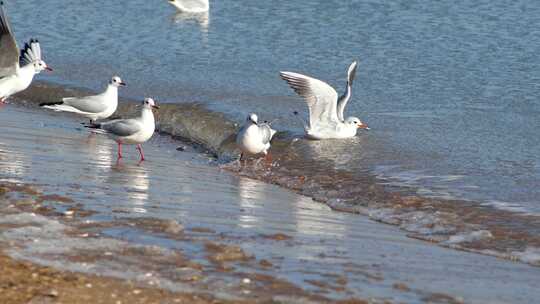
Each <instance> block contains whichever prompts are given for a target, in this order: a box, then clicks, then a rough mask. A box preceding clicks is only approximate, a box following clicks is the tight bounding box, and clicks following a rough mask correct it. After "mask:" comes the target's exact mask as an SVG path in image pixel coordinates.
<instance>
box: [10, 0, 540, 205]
mask: <svg viewBox="0 0 540 304" xmlns="http://www.w3.org/2000/svg"><path fill="white" fill-rule="evenodd" d="M8 8H9V15H10V16H11V21H12V23H13V27H14V29H15V32H16V34H17V38H18V40H19V41H20V42H22V40H23V39H28V38H30V37H32V36H36V37H39V38H40V39H41V41H42V42H43V48H44V52H45V56H46V59H47V61H48V62H49V63H50V64H51V66H53V67H55V68H56V73H55V74H54V75H51V76H47V77H46V79H49V80H53V81H57V82H60V83H65V84H70V85H76V86H84V87H89V88H92V89H98V88H100V87H102V86H103V83H104V82H105V81H106V80H107V79H108V78H109V77H110V76H111V75H112V74H113V73H119V74H121V75H122V76H123V77H124V78H125V80H126V81H127V82H128V83H129V84H130V86H129V87H128V88H126V89H125V90H124V91H123V94H125V95H129V96H141V95H154V96H156V97H158V98H160V99H162V100H166V101H170V102H180V101H199V102H202V103H206V104H208V105H209V106H210V107H211V108H213V109H216V110H219V111H223V112H226V113H227V114H229V115H230V116H231V117H233V118H235V119H240V118H241V117H242V116H244V115H245V114H246V112H247V111H256V112H260V113H262V116H263V117H265V118H268V119H271V118H281V120H280V121H279V123H276V126H278V128H280V129H282V130H292V131H294V132H300V128H299V125H298V124H296V123H295V122H294V120H293V119H291V117H290V115H289V113H290V112H291V111H292V110H302V111H304V112H305V110H304V105H303V104H302V102H301V101H299V100H298V99H297V98H296V97H295V96H294V93H293V92H292V91H291V90H290V89H289V88H288V87H287V85H286V84H285V83H284V82H283V81H282V80H280V79H279V77H278V71H279V70H283V69H288V70H296V71H302V72H305V73H308V74H311V75H316V76H318V77H320V78H322V79H324V80H326V81H328V82H329V83H331V84H333V85H335V86H337V87H338V88H339V90H341V89H342V86H343V84H344V80H345V71H346V68H347V65H348V64H349V63H350V61H351V60H353V59H355V60H359V62H360V66H359V69H358V77H357V81H356V84H355V88H354V89H355V91H354V100H353V101H352V103H350V108H349V113H350V114H353V113H354V114H355V115H356V116H359V117H361V118H362V119H363V120H365V121H366V122H368V123H369V124H370V126H371V127H372V132H370V133H369V135H366V134H362V135H360V137H361V140H358V141H352V142H351V146H350V147H347V149H346V150H347V151H350V150H352V151H353V153H354V151H355V150H359V149H364V150H366V149H373V150H375V151H374V153H373V154H374V156H373V157H372V158H370V159H369V161H366V160H365V159H363V158H361V157H355V156H354V155H353V156H350V157H348V156H345V157H344V156H343V153H342V151H334V152H332V153H330V154H328V155H325V157H326V158H337V159H339V161H338V162H337V163H339V166H341V167H343V168H354V170H358V168H365V167H368V168H369V169H371V170H374V172H375V173H377V174H378V176H379V177H380V178H381V179H384V182H386V183H391V184H398V185H413V186H417V187H419V189H420V190H419V193H420V194H423V195H428V196H440V197H459V198H465V199H473V200H481V201H483V202H484V203H485V204H489V205H495V206H498V207H501V208H505V209H510V210H515V211H522V212H530V213H537V212H540V204H538V197H539V196H540V192H539V191H540V190H539V189H540V187H538V185H539V184H540V163H539V160H538V155H539V154H540V137H539V136H538V130H539V129H540V119H539V118H538V117H539V115H540V101H539V100H540V98H539V96H540V82H539V80H540V59H539V58H538V53H539V51H540V30H538V29H539V28H540V18H539V17H538V16H540V3H539V2H534V1H512V2H509V1H502V0H495V1H454V2H452V3H434V2H432V1H386V2H384V3H381V2H380V1H359V0H350V1H337V0H329V1H315V0H308V1H283V0H274V1H257V2H253V1H246V0H239V1H211V10H210V13H209V14H203V15H185V14H176V13H175V10H174V8H173V7H171V6H170V5H168V4H167V3H166V1H165V0H163V1H143V0H132V1H82V2H81V1H60V0H48V1H37V0H27V1H17V2H15V1H9V3H8ZM42 78H44V77H42ZM360 143H362V144H360ZM351 147H352V148H353V149H351ZM361 161H362V162H361Z"/></svg>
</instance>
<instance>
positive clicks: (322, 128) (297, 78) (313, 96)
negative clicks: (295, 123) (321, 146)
mask: <svg viewBox="0 0 540 304" xmlns="http://www.w3.org/2000/svg"><path fill="white" fill-rule="evenodd" d="M356 67H357V63H356V61H354V62H353V63H352V64H351V65H350V66H349V70H348V72H347V74H348V77H347V88H346V90H345V94H343V95H342V96H341V97H339V98H338V94H337V92H336V90H335V89H334V88H332V87H331V86H330V85H328V84H327V83H326V82H323V81H320V80H318V79H315V78H311V77H309V76H306V75H302V74H298V73H292V72H280V75H281V78H282V79H283V80H285V81H287V83H288V84H289V86H291V88H292V89H293V90H294V91H295V92H296V93H298V94H299V95H300V96H302V97H303V98H304V100H305V101H306V103H307V105H308V108H309V126H308V125H307V124H306V123H305V122H304V130H305V132H306V136H307V137H308V138H311V139H329V138H348V137H354V136H356V131H357V130H358V129H366V130H369V128H368V126H367V124H365V123H363V122H362V121H360V119H358V118H356V117H353V116H351V117H348V118H347V119H345V118H344V116H343V114H344V111H345V106H346V105H347V102H348V101H349V100H350V99H351V94H352V84H353V80H354V77H355V75H356ZM295 114H297V113H296V112H295Z"/></svg>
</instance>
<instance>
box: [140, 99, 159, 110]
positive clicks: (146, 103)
mask: <svg viewBox="0 0 540 304" xmlns="http://www.w3.org/2000/svg"><path fill="white" fill-rule="evenodd" d="M142 104H143V108H148V109H159V106H158V105H157V104H156V102H155V101H154V100H153V99H152V98H145V99H144V100H143V103H142Z"/></svg>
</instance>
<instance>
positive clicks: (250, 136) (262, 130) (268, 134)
mask: <svg viewBox="0 0 540 304" xmlns="http://www.w3.org/2000/svg"><path fill="white" fill-rule="evenodd" d="M274 134H276V130H274V129H272V128H271V127H270V124H268V123H262V124H259V123H258V117H257V115H256V114H254V113H251V114H249V116H248V117H247V119H246V122H245V123H244V125H243V126H242V127H241V128H240V130H239V131H238V134H237V135H236V144H237V145H238V147H239V148H240V150H242V154H241V155H240V160H242V159H243V158H244V153H249V154H259V153H263V154H264V155H265V156H266V159H267V160H268V157H269V154H268V149H270V141H271V140H272V137H273V136H274Z"/></svg>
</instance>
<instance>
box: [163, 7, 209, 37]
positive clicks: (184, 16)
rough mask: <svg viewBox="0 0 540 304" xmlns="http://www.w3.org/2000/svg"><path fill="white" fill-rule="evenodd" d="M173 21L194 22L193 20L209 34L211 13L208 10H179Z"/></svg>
mask: <svg viewBox="0 0 540 304" xmlns="http://www.w3.org/2000/svg"><path fill="white" fill-rule="evenodd" d="M172 21H173V22H174V23H176V24H180V23H193V22H194V23H197V25H198V26H199V27H200V28H201V32H203V33H204V34H208V27H209V25H210V14H209V13H208V12H203V13H184V12H177V13H176V14H174V16H173V17H172ZM205 37H206V36H205Z"/></svg>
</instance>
